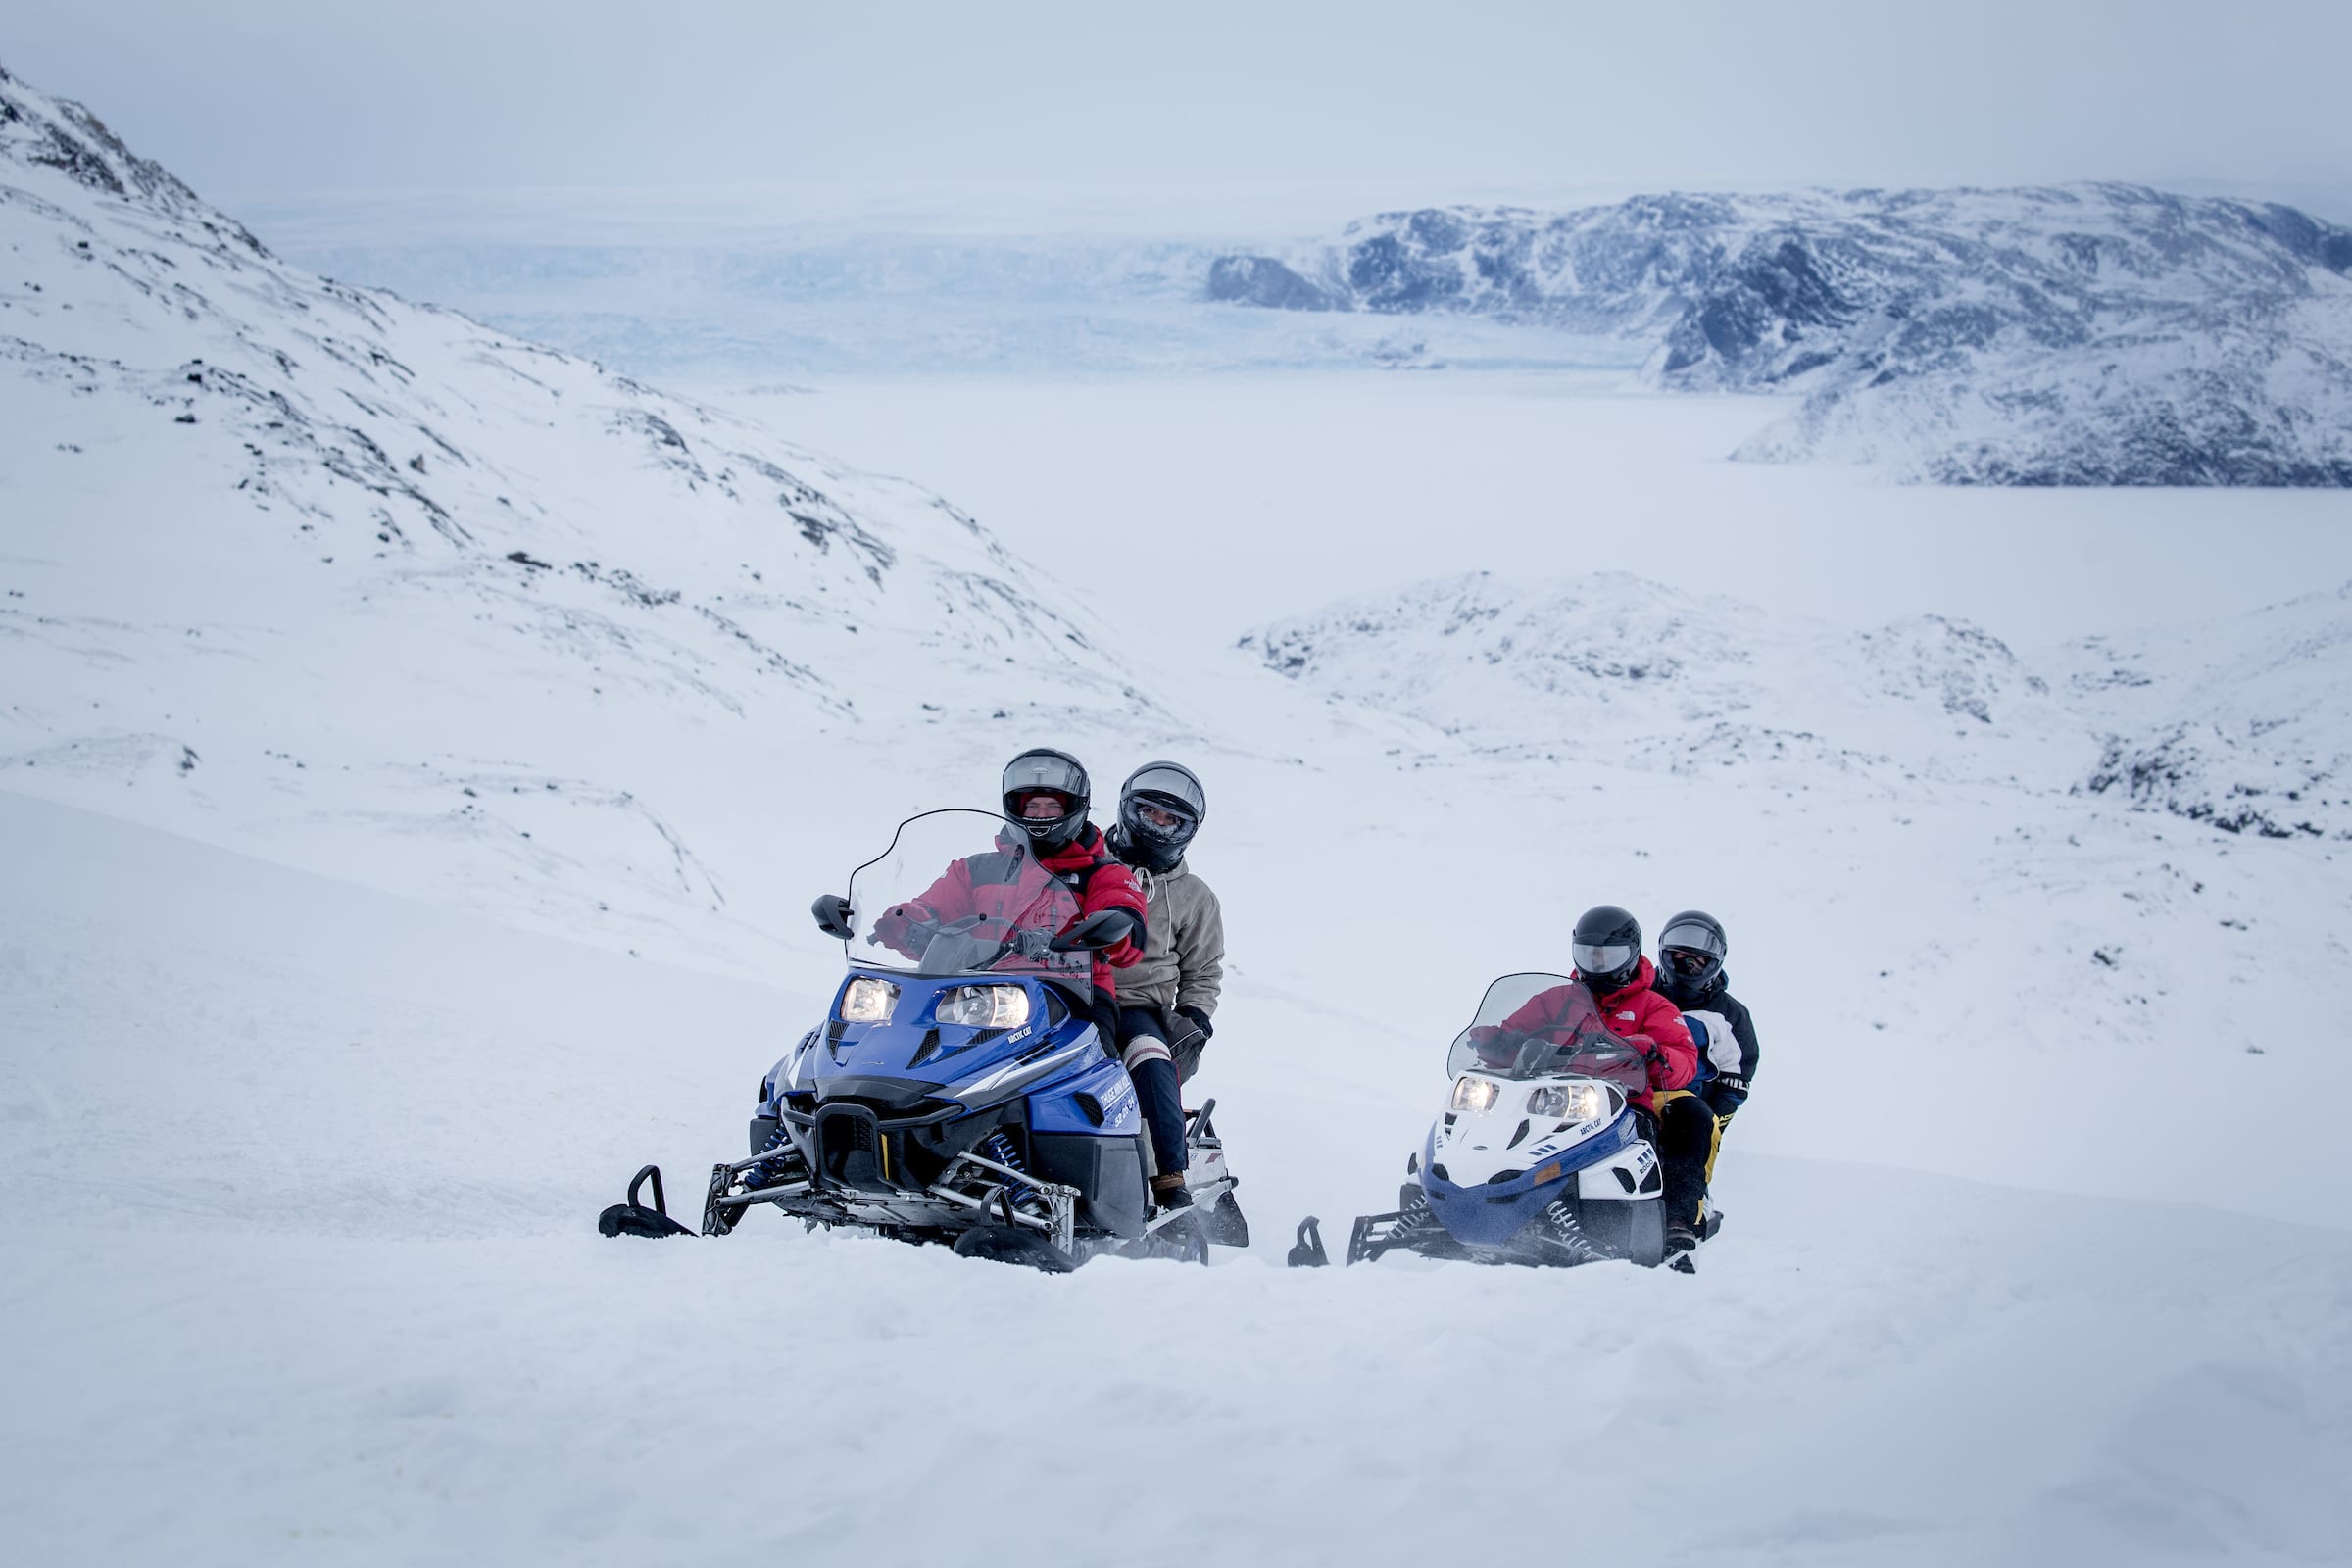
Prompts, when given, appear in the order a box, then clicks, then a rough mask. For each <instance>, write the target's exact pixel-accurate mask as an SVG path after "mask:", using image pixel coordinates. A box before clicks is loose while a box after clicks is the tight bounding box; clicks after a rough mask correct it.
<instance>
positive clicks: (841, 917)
mask: <svg viewBox="0 0 2352 1568" xmlns="http://www.w3.org/2000/svg"><path fill="white" fill-rule="evenodd" d="M809 913H810V914H813V915H815V916H816V928H817V929H818V930H819V931H822V932H823V933H824V934H825V935H827V936H829V937H839V938H840V939H841V940H842V941H844V942H847V941H849V940H850V938H851V937H852V936H854V935H856V933H855V931H853V930H852V928H851V926H850V915H851V913H852V911H851V909H850V901H849V900H847V899H845V898H843V897H842V896H841V895H840V894H838V893H819V894H818V895H817V896H816V902H815V903H814V904H811V905H810V906H809Z"/></svg>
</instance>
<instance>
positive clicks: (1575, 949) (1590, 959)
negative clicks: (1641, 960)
mask: <svg viewBox="0 0 2352 1568" xmlns="http://www.w3.org/2000/svg"><path fill="white" fill-rule="evenodd" d="M1553 951H1554V952H1557V951H1558V950H1557V949H1554V950H1553ZM1568 951H1569V953H1570V954H1572V955H1573V956H1575V958H1576V972H1577V973H1578V974H1582V975H1593V976H1598V975H1609V974H1615V973H1616V972H1617V971H1618V970H1620V969H1629V968H1631V967H1633V962H1634V959H1635V958H1637V957H1639V956H1640V955H1639V954H1637V953H1636V952H1635V951H1634V949H1633V947H1632V946H1631V945H1630V944H1628V943H1624V942H1608V943H1599V944H1595V943H1591V942H1579V943H1576V944H1574V945H1573V946H1571V947H1570V948H1569V950H1568Z"/></svg>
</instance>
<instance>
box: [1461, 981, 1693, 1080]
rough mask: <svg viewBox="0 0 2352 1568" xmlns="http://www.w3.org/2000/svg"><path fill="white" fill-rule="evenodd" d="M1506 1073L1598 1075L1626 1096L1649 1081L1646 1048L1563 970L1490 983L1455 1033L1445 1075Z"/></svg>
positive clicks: (1512, 1075) (1506, 1075)
mask: <svg viewBox="0 0 2352 1568" xmlns="http://www.w3.org/2000/svg"><path fill="white" fill-rule="evenodd" d="M1466 1072H1483V1073H1491V1074H1493V1075H1495V1076H1496V1077H1501V1078H1558V1077H1577V1078H1599V1079H1603V1080H1606V1081H1607V1082H1610V1083H1613V1084H1616V1085H1617V1086H1618V1087H1619V1088H1621V1089H1624V1090H1625V1091H1626V1092H1627V1093H1628V1094H1640V1093H1641V1092H1642V1090H1644V1089H1646V1088H1648V1087H1649V1079H1648V1066H1647V1063H1646V1062H1645V1061H1644V1060H1643V1059H1642V1051H1641V1048H1639V1047H1637V1046H1633V1045H1630V1044H1628V1043H1627V1042H1626V1041H1625V1040H1624V1039H1622V1038H1620V1037H1619V1036H1618V1035H1617V1034H1616V1033H1615V1032H1614V1031H1612V1030H1611V1029H1610V1028H1609V1026H1608V1024H1607V1022H1606V1021H1605V1020H1604V1019H1603V1018H1602V1016H1601V1011H1600V1006H1599V1005H1598V1004H1596V1003H1595V1002H1594V1001H1593V993H1592V992H1591V991H1588V990H1587V989H1586V988H1585V984H1584V982H1583V981H1581V980H1572V979H1570V978H1569V977H1568V976H1566V975H1563V974H1506V975H1504V976H1503V977H1502V978H1501V979H1499V980H1497V981H1495V983H1494V984H1493V985H1491V986H1489V987H1487V995H1486V998H1485V1000H1483V1001H1482V1002H1480V1004H1479V1005H1478V1016H1477V1017H1475V1018H1473V1019H1471V1020H1470V1027H1469V1028H1467V1029H1464V1030H1463V1031H1462V1032H1461V1033H1460V1034H1458V1035H1456V1036H1454V1038H1453V1046H1452V1049H1451V1050H1449V1051H1448V1052H1447V1053H1446V1076H1447V1077H1449V1078H1458V1077H1460V1076H1461V1075H1462V1074H1463V1073H1466Z"/></svg>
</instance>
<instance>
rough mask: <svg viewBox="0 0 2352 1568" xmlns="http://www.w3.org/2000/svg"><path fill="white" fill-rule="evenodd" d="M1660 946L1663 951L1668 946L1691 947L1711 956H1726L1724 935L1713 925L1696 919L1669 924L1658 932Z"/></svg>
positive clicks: (1695, 950)
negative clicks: (1702, 923)
mask: <svg viewBox="0 0 2352 1568" xmlns="http://www.w3.org/2000/svg"><path fill="white" fill-rule="evenodd" d="M1658 948H1659V951H1661V952H1663V951H1664V950H1666V949H1668V948H1689V949H1691V950H1692V951H1693V952H1697V953H1702V954H1705V955H1707V956H1709V957H1715V958H1720V957H1722V956H1724V947H1723V937H1722V936H1721V935H1720V934H1719V933H1718V932H1717V931H1716V930H1715V928H1714V927H1713V926H1706V925H1700V924H1698V923H1697V922H1696V921H1685V922H1684V923H1682V924H1680V925H1670V926H1668V927H1667V928H1666V929H1665V930H1664V931H1662V932H1660V933H1659V934H1658Z"/></svg>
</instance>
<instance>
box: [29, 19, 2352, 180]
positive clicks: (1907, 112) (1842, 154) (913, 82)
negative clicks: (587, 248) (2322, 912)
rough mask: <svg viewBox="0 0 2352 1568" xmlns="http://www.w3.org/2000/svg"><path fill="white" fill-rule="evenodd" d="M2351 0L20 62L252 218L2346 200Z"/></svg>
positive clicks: (1204, 24) (1032, 28)
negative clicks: (1039, 201)
mask: <svg viewBox="0 0 2352 1568" xmlns="http://www.w3.org/2000/svg"><path fill="white" fill-rule="evenodd" d="M2347 62H2352V0H2310V3H2305V0H2269V3H2265V0H2237V3H2233V4H2221V3H2212V4H2183V3H2175V0H2032V3H2014V0H1965V3H1963V0H1953V3H1944V4H1934V5H1930V4H1921V3H1913V0H1869V3H1853V4H1847V3H1805V0H1776V3H1772V4H1755V3H1740V4H1717V3H1706V0H1676V3H1672V4H1666V5H1635V4H1623V3H1612V4H1607V5H1601V6H1578V5H1569V4H1565V3H1562V0H1541V3H1518V0H1508V3H1502V0H1496V3H1486V4H1479V3H1474V0H1446V3H1436V0H1415V3H1412V4H1391V3H1387V0H1348V3H1346V4H1321V3H1317V4H1290V5H1285V4H1281V3H1279V0H1252V3H1249V4H1228V3H1225V0H1189V3H1185V4H1163V5H1142V4H1135V5H1127V4H1117V3H1114V0H1087V3H1083V4H1061V3H1037V4H1026V3H1021V0H1000V3H996V4H978V3H973V0H956V3H947V4H935V3H929V0H924V3H907V4H895V3H891V0H826V3H823V4H792V3H786V0H765V3H743V0H669V3H665V4H656V3H647V0H631V3H626V4H621V3H611V0H560V3H545V4H542V3H531V0H463V3H457V0H381V3H371V4H342V3H336V0H302V3H290V0H202V3H190V0H74V3H73V4H58V5H45V6H40V7H31V6H25V7H19V8H15V10H14V15H12V16H11V18H10V19H9V21H8V22H7V23H6V25H5V26H4V27H0V63H5V64H6V65H7V66H8V68H9V69H10V70H12V71H13V72H15V73H18V74H20V75H22V76H23V77H25V79H26V80H27V81H29V82H31V83H32V84H33V85H35V86H38V87H41V88H44V89H46V90H50V91H54V92H59V93H62V94H65V95H67V96H72V97H78V98H81V99H83V100H84V101H86V102H87V103H89V104H90V105H91V106H92V107H93V108H94V109H96V110H97V111H98V113H99V114H100V115H102V116H103V117H104V118H105V119H107V120H108V121H109V122H111V123H114V125H115V126H116V128H117V129H118V130H120V131H122V132H123V135H124V136H125V137H126V138H127V139H129V140H130V141H131V142H132V144H133V145H134V146H136V147H138V148H139V149H140V150H142V151H144V152H146V153H148V154H149V155H151V156H154V157H157V158H160V159H162V160H163V161H164V162H165V163H167V164H168V165H169V166H170V167H172V169H173V170H174V171H176V172H179V173H180V174H181V175H182V176H183V177H185V178H186V179H188V180H189V181H190V183H192V184H194V185H195V186H196V187H197V188H198V189H199V190H200V191H203V192H204V193H206V194H207V195H210V196H212V197H214V198H215V199H216V200H221V201H231V202H235V201H247V202H250V201H254V200H262V199H268V198H272V197H281V196H291V195H295V194H301V193H325V192H347V191H353V190H361V189H386V188H400V189H415V188H470V189H476V190H479V189H483V188H495V187H507V186H674V185H681V184H686V185H696V186H711V185H728V184H738V183H771V182H803V181H811V180H816V181H847V182H852V183H859V182H869V181H921V182H937V181H961V180H973V179H988V180H1035V181H1048V182H1054V181H1072V182H1079V183H1085V184H1093V185H1101V184H1104V183H1110V182H1116V181H1129V180H1133V181H1149V182H1159V181H1178V182H1191V183H1196V184H1209V185H1215V184H1218V183H1222V182H1228V181H1240V180H1248V181H1276V182H1296V181H1335V182H1352V183H1356V184H1364V185H1381V186H1386V187H1392V188H1395V189H1397V190H1398V191H1400V192H1409V193H1410V194H1411V196H1412V199H1430V200H1442V199H1446V197H1447V196H1448V195H1449V194H1450V193H1451V192H1454V191H1457V190H1458V191H1463V192H1471V191H1485V190H1493V189H1497V188H1507V187H1511V186H1515V185H1523V186H1527V187H1530V188H1542V187H1559V188H1569V187H1595V188H1615V189H1634V188H1659V187H1666V186H1682V187H1686V188H1688V187H1695V186H1708V185H1735V186H1752V185H1757V184H1770V183H1784V182H1790V183H1793V182H1803V183H1816V182H1818V183H1831V184H1948V183H1962V182H1967V183H2010V182H2034V181H2046V180H2059V179H2081V178H2128V179H2142V180H2149V181H2192V182H2199V183H2215V184H2221V185H2241V186H2244V187H2246V188H2249V189H2253V188H2261V189H2264V190H2277V189H2278V188H2280V187H2285V186H2295V185H2308V186H2312V187H2316V188H2327V187H2338V188H2341V187H2344V186H2346V185H2352V110H2348V109H2347V95H2346V92H2345V84H2344V83H2345V72H2346V67H2347Z"/></svg>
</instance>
